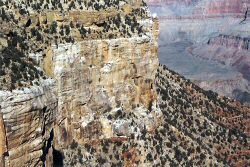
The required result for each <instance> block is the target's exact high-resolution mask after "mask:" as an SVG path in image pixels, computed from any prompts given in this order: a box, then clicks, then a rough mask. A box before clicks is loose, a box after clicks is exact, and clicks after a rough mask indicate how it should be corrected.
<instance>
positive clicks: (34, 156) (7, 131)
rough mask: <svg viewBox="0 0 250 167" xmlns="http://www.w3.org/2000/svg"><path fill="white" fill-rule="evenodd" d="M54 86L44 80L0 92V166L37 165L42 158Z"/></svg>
mask: <svg viewBox="0 0 250 167" xmlns="http://www.w3.org/2000/svg"><path fill="white" fill-rule="evenodd" d="M46 82H47V81H46ZM55 90H56V89H54V87H53V85H50V84H48V83H47V85H44V86H41V87H32V88H29V89H28V88H25V89H24V90H19V91H13V92H11V93H10V92H0V106H1V110H0V116H1V117H0V156H1V157H2V158H1V161H2V162H1V163H2V164H1V165H2V166H41V165H42V164H43V163H44V162H45V161H46V158H45V157H46V154H47V153H46V152H47V151H48V149H49V148H47V146H48V141H49V138H50V137H51V131H52V129H53V122H54V120H55V117H56V114H57V97H56V92H55ZM52 133H53V132H52ZM50 156H52V155H50ZM47 157H48V156H47Z"/></svg>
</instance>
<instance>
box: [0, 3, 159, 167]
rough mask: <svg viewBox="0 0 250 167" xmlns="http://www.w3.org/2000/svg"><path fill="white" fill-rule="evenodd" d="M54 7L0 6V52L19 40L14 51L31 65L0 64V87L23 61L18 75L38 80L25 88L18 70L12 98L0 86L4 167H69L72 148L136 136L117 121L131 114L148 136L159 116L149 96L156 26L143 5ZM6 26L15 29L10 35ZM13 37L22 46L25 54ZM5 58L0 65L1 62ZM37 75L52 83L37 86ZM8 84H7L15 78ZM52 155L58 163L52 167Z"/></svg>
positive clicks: (155, 63)
mask: <svg viewBox="0 0 250 167" xmlns="http://www.w3.org/2000/svg"><path fill="white" fill-rule="evenodd" d="M53 2H54V1H53ZM53 2H51V4H46V3H44V2H41V3H42V4H39V5H40V8H42V9H41V12H39V13H37V12H35V11H36V10H34V8H37V7H38V6H39V5H37V4H36V2H31V3H30V4H28V3H27V4H26V3H24V6H25V5H26V6H27V8H26V9H24V8H22V7H20V4H18V2H10V3H9V2H5V3H6V4H5V5H7V4H8V3H9V4H8V6H9V8H5V7H6V6H2V5H1V7H2V8H3V9H5V15H4V16H2V20H3V25H2V26H3V27H4V28H3V30H2V33H3V34H4V36H3V38H2V40H1V45H0V46H1V49H5V48H6V47H10V46H11V47H12V45H13V41H14V40H15V39H18V42H17V45H15V46H14V47H16V48H17V49H18V50H21V51H22V52H23V54H25V55H26V57H27V56H28V57H30V58H32V59H33V61H29V59H28V58H26V57H24V58H22V59H20V60H19V59H18V60H17V61H16V62H15V63H10V65H9V64H8V62H7V63H5V62H4V64H3V67H6V68H5V69H7V70H5V71H4V72H3V76H2V75H1V77H0V81H3V78H4V77H7V76H8V75H10V72H11V71H12V70H13V69H14V67H13V64H17V68H18V69H20V66H19V65H18V64H23V61H24V62H27V63H26V64H27V68H26V66H25V67H24V68H25V69H28V67H29V65H30V64H32V63H33V64H34V65H35V66H36V68H35V69H34V73H35V72H37V70H38V73H39V75H37V76H35V78H36V80H37V82H38V83H37V86H32V85H29V80H31V81H32V77H30V78H29V80H28V81H27V80H25V76H26V75H28V76H31V75H32V72H31V73H28V72H29V70H28V72H27V73H28V74H26V72H25V70H24V71H22V70H21V69H20V73H21V74H20V82H19V81H17V82H16V84H15V85H13V87H12V88H13V90H12V92H10V91H8V90H6V89H8V86H6V85H7V84H6V83H5V82H1V83H2V85H3V87H4V88H5V87H6V89H5V90H4V91H2V92H1V93H0V106H1V108H0V109H1V110H0V134H1V135H0V144H1V146H0V156H1V161H0V162H1V164H2V165H3V166H42V165H45V164H46V165H47V166H51V165H53V163H59V165H60V161H63V163H64V164H65V165H71V166H74V165H72V164H71V163H72V162H73V161H75V160H72V157H70V156H69V154H68V153H69V152H70V151H72V147H73V146H72V145H74V144H75V143H77V144H79V145H81V146H84V145H85V144H91V143H93V142H97V143H98V142H100V141H102V140H104V139H113V138H117V139H118V140H120V138H121V139H124V138H129V137H130V136H131V135H133V134H135V133H139V132H140V129H139V130H136V131H135V130H134V128H133V126H132V125H131V124H133V121H132V120H131V119H128V118H123V117H121V118H120V117H119V119H118V118H117V116H119V115H120V114H121V115H124V114H135V115H137V116H138V118H140V121H141V122H140V121H139V120H138V122H137V124H140V127H141V130H143V129H144V128H146V129H147V130H148V131H151V130H153V129H154V128H155V126H156V124H155V122H156V121H157V120H159V117H160V115H161V114H160V111H159V109H158V107H157V96H156V92H155V89H154V76H155V73H156V69H157V67H158V58H157V49H158V44H157V39H158V33H159V25H158V21H157V20H156V19H154V20H153V19H152V18H151V16H150V13H149V11H148V9H147V7H146V6H145V3H144V2H143V1H140V0H139V1H121V2H119V1H110V2H106V1H105V2H103V1H101V2H100V3H98V2H93V3H91V1H86V3H85V1H84V2H81V3H83V4H79V2H74V1H72V2H74V4H72V3H71V2H66V1H64V2H60V4H61V6H60V5H58V6H55V4H54V3H53ZM14 4H15V5H14ZM29 5H30V7H28V6H29ZM17 6H19V7H20V8H22V10H21V9H20V8H17ZM59 9H62V11H60V10H59ZM63 10H64V12H63ZM17 11H19V13H17ZM65 11H67V12H65ZM14 13H15V14H14ZM119 13H120V14H119ZM13 14H14V17H11V16H12V15H13ZM5 17H7V18H5ZM16 19H17V20H19V21H16ZM6 20H8V21H9V22H7V21H6ZM11 24H12V25H13V24H15V25H16V27H15V28H13V30H12V31H13V32H14V33H13V34H12V33H11V35H10V32H9V29H8V26H10V25H11ZM24 29H25V30H24ZM29 32H31V34H29ZM15 33H16V34H15ZM9 35H10V37H9V38H7V36H9ZM20 38H21V39H22V40H23V41H26V43H27V45H28V46H27V47H26V48H25V49H24V48H23V43H22V41H20V40H19V39H20ZM7 41H11V42H8V44H6V43H7ZM5 42H6V43H5ZM8 49H10V48H8ZM8 49H7V51H8ZM5 50H6V49H5ZM4 53H5V52H2V54H3V59H2V60H5V58H6V57H7V56H5V55H7V54H4ZM7 53H8V52H7ZM17 53H19V52H17ZM14 56H15V55H14ZM14 56H13V57H14ZM26 59H27V60H26ZM11 62H12V61H11ZM41 69H42V70H43V71H44V74H43V75H46V76H49V77H51V79H46V78H44V77H43V79H42V73H41V76H40V72H39V71H40V70H41ZM8 77H9V78H10V82H13V79H14V78H15V77H14V76H12V75H10V76H8ZM19 83H21V84H24V85H25V86H26V87H25V88H21V87H22V86H21V84H19ZM26 83H27V84H26ZM31 84H32V83H31ZM15 87H16V88H15ZM121 136H122V137H121ZM58 154H59V155H61V156H64V159H63V160H62V159H59V161H58V160H57V162H53V156H54V159H55V158H58V156H57V155H58ZM79 164H81V163H80V162H79ZM79 164H78V165H79ZM57 165H58V164H57Z"/></svg>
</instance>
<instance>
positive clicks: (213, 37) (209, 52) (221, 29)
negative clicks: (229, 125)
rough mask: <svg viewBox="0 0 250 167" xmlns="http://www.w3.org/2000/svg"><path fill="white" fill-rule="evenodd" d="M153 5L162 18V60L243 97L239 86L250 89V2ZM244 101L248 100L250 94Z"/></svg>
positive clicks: (209, 0)
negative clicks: (249, 39)
mask: <svg viewBox="0 0 250 167" xmlns="http://www.w3.org/2000/svg"><path fill="white" fill-rule="evenodd" d="M149 4H150V9H151V11H152V12H156V13H157V14H158V15H159V18H160V26H161V33H160V37H159V44H160V48H159V59H160V62H161V63H163V64H166V65H168V66H169V67H170V68H172V69H173V70H175V71H178V72H179V73H181V74H183V75H185V76H186V77H188V78H189V79H191V80H192V81H194V82H195V83H197V84H198V85H199V86H201V87H202V88H204V89H206V90H213V91H217V92H218V93H220V94H221V95H226V96H228V97H231V98H236V99H239V98H238V95H237V96H236V95H235V93H233V92H234V90H241V91H240V92H245V93H249V92H250V90H249V65H250V63H249V60H248V58H249V55H250V52H249V50H248V49H247V48H248V47H249V44H248V43H249V42H248V38H249V35H250V31H249V26H250V22H249V12H248V8H249V5H250V1H248V0H237V1H236V0H232V1H230V0H219V1H213V0H199V1H189V2H187V1H183V2H180V1H149ZM160 4H161V5H160ZM177 42H178V43H177ZM180 57H181V59H180ZM190 60H192V61H190ZM184 63H185V64H184ZM179 66H183V67H182V68H180V67H179ZM209 67H213V68H209ZM195 69H196V70H195ZM223 73H225V74H223ZM202 76H207V77H202ZM225 76H226V77H225ZM237 92H239V91H237ZM241 97H245V96H241ZM240 100H241V101H242V102H247V101H248V98H246V99H244V98H240Z"/></svg>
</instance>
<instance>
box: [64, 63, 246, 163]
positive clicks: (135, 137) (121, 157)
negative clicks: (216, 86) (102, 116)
mask: <svg viewBox="0 0 250 167" xmlns="http://www.w3.org/2000/svg"><path fill="white" fill-rule="evenodd" d="M155 84H156V90H157V92H158V98H159V107H160V109H161V111H162V113H161V112H159V113H152V112H146V111H145V112H143V111H138V110H135V112H133V113H129V114H128V113H126V112H123V111H120V112H117V113H113V114H111V115H109V118H110V119H111V120H113V119H115V120H116V122H117V124H121V126H120V128H117V131H119V135H118V136H117V137H113V138H111V139H104V140H101V141H95V142H93V143H92V144H86V145H84V146H80V145H78V144H77V142H74V143H73V144H72V145H71V146H69V148H71V151H69V152H68V153H67V154H66V157H72V158H73V159H74V161H71V162H67V163H66V164H67V165H69V166H70V165H79V166H80V164H84V165H86V166H89V165H90V166H91V165H93V164H94V165H97V166H98V165H101V166H248V165H249V164H250V161H249V155H250V154H249V150H250V147H249V142H250V138H249V137H250V136H249V135H250V133H249V132H250V121H249V116H250V109H249V108H247V107H244V106H241V105H240V104H239V103H237V102H236V101H233V100H230V99H227V98H225V97H219V96H218V95H217V94H216V93H213V92H211V91H204V90H202V89H200V88H199V87H197V86H196V85H194V84H192V83H191V82H190V81H189V80H186V79H185V78H184V77H182V76H180V75H179V74H177V73H175V72H173V71H170V70H168V69H167V67H166V66H160V67H159V69H158V70H157V74H156V79H155ZM155 114H156V115H158V118H157V119H155V118H156V117H154V116H153V115H155ZM147 119H154V122H155V124H154V126H153V127H152V129H148V128H147V126H143V123H142V122H144V121H146V120H147ZM141 120H143V121H141ZM146 122H147V121H146ZM75 150H78V151H77V152H76V151H75Z"/></svg>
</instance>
